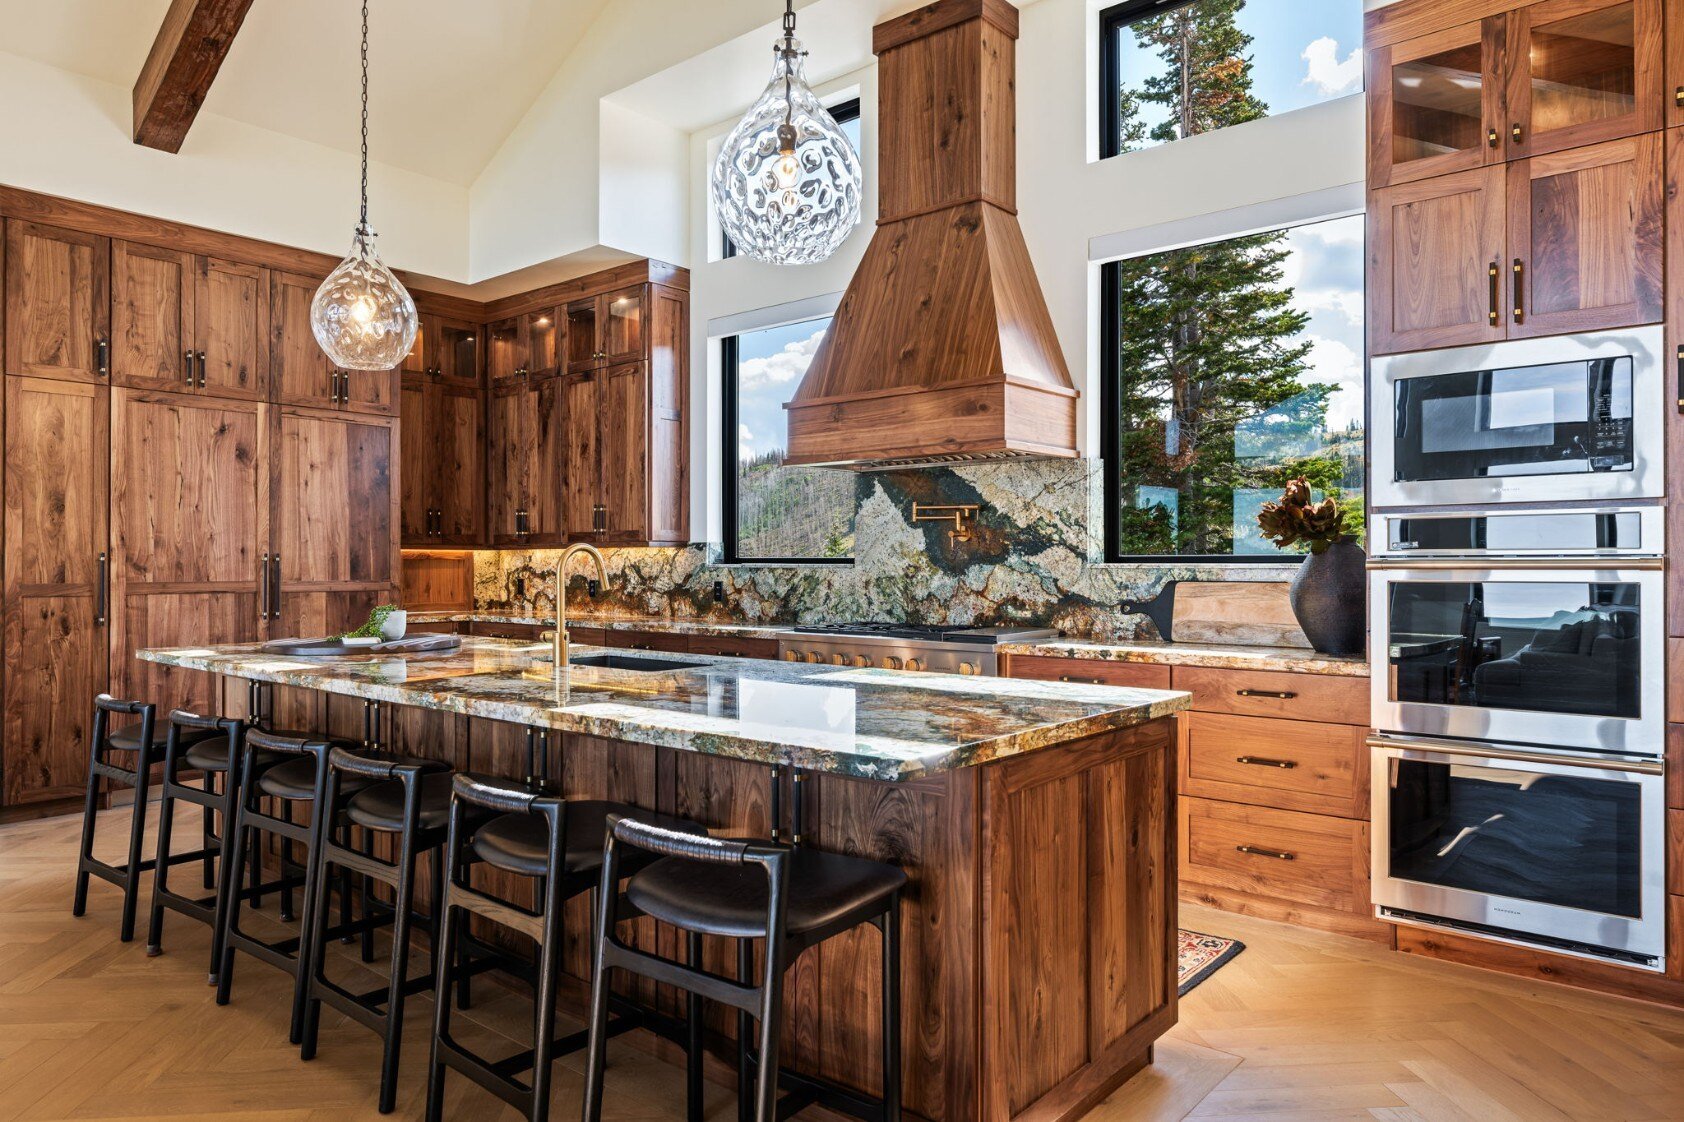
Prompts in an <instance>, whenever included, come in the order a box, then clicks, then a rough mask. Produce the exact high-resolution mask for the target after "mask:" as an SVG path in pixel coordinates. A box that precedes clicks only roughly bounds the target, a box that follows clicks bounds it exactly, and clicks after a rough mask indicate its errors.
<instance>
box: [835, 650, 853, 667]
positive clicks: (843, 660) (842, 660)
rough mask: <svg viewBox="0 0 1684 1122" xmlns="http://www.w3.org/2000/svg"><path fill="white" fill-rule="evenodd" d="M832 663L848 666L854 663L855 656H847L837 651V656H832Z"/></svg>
mask: <svg viewBox="0 0 1684 1122" xmlns="http://www.w3.org/2000/svg"><path fill="white" fill-rule="evenodd" d="M830 661H832V662H834V663H835V664H836V665H838V666H846V665H848V663H850V662H852V661H853V656H852V655H845V654H843V653H842V652H841V651H837V652H836V654H834V655H833V656H831V660H830Z"/></svg>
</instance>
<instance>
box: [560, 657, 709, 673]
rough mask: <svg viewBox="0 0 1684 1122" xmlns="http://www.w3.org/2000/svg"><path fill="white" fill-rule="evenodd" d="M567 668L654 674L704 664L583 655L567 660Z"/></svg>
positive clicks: (704, 664) (662, 659) (689, 668)
mask: <svg viewBox="0 0 1684 1122" xmlns="http://www.w3.org/2000/svg"><path fill="white" fill-rule="evenodd" d="M568 665H569V666H592V667H596V668H597V669H599V670H640V671H643V672H644V673H646V674H655V673H660V672H666V671H673V670H694V669H696V667H698V666H706V665H707V663H705V662H685V661H683V660H681V659H676V658H638V657H635V656H633V655H616V654H605V655H583V656H581V657H579V658H575V659H569V660H568Z"/></svg>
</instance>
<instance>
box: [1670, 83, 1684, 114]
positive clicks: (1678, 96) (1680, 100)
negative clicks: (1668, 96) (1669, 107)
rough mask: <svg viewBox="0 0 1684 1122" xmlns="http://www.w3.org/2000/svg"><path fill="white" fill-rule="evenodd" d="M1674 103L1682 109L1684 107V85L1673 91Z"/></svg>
mask: <svg viewBox="0 0 1684 1122" xmlns="http://www.w3.org/2000/svg"><path fill="white" fill-rule="evenodd" d="M1672 103H1673V104H1674V105H1676V106H1678V107H1679V108H1680V109H1684V86H1679V87H1678V88H1677V89H1676V90H1673V91H1672Z"/></svg>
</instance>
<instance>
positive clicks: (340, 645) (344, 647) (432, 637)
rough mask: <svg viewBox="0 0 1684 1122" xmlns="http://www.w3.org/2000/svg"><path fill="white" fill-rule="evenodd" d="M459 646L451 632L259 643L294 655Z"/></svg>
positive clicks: (410, 651) (429, 650) (435, 650)
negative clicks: (376, 640)
mask: <svg viewBox="0 0 1684 1122" xmlns="http://www.w3.org/2000/svg"><path fill="white" fill-rule="evenodd" d="M461 645H462V640H461V639H460V638H458V637H457V636H455V635H441V634H424V635H408V636H405V637H404V638H402V639H393V640H391V641H390V642H385V643H373V644H368V643H357V644H350V643H346V642H345V641H344V640H342V639H341V638H339V637H338V636H336V635H330V636H328V637H327V638H324V639H272V640H270V641H269V642H267V643H265V644H263V649H264V650H265V651H267V652H269V653H271V654H284V655H293V656H295V657H297V658H329V657H332V656H335V655H360V654H435V653H438V652H442V651H453V650H455V649H456V648H457V647H459V646H461Z"/></svg>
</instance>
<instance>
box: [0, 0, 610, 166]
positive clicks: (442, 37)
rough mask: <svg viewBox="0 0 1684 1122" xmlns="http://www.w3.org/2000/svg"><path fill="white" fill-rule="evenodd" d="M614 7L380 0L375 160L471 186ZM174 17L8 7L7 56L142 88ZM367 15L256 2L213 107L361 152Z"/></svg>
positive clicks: (86, 4)
mask: <svg viewBox="0 0 1684 1122" xmlns="http://www.w3.org/2000/svg"><path fill="white" fill-rule="evenodd" d="M608 3H609V0H370V23H371V37H372V40H373V44H372V47H371V55H370V62H371V65H372V67H373V75H374V88H373V98H372V102H371V105H370V114H371V121H372V124H373V137H372V147H373V155H374V158H375V159H376V160H377V161H379V162H381V163H385V164H389V165H391V166H393V167H399V168H403V169H405V170H408V171H413V172H417V173H419V174H422V175H426V176H429V177H431V178H434V179H439V180H443V181H445V182H447V183H456V184H461V185H463V186H466V185H467V184H470V183H472V182H473V181H474V179H475V178H476V177H477V176H478V175H479V173H480V171H481V170H482V169H483V168H484V167H485V165H486V164H487V162H488V161H489V160H490V159H491V156H492V154H493V153H494V152H496V151H497V149H498V147H499V146H500V145H501V144H502V143H503V141H504V140H505V139H506V138H507V137H508V135H509V132H510V131H511V130H512V129H513V128H514V126H515V124H516V123H517V122H518V121H519V120H520V118H521V116H522V115H523V114H525V113H526V111H527V110H528V109H529V108H530V107H531V105H532V103H533V101H534V100H535V99H536V98H537V96H538V94H539V92H540V91H541V90H542V89H543V88H544V86H545V84H546V83H548V82H549V81H550V79H551V77H552V76H553V75H554V74H555V73H556V70H557V69H558V67H559V66H561V65H562V64H563V62H564V60H565V59H566V58H567V56H568V55H569V54H570V53H572V51H573V48H574V47H575V46H577V45H578V43H579V41H580V39H582V38H583V37H584V35H585V33H586V31H588V30H589V28H590V25H591V24H592V23H593V22H594V21H595V20H596V18H597V16H598V15H600V14H601V12H602V10H603V9H604V8H605V7H607V6H608ZM168 8H169V0H0V50H3V51H9V52H11V53H13V54H19V55H23V56H25V57H27V58H33V59H35V60H36V61H38V62H44V63H46V64H48V65H50V66H54V67H57V68H59V69H61V70H67V71H70V72H71V73H74V74H82V75H85V76H87V77H90V78H96V79H99V80H101V81H105V82H110V83H113V84H116V85H123V86H132V85H133V84H134V80H135V76H136V75H138V74H139V73H140V67H141V64H142V63H143V62H144V61H145V60H146V52H147V50H148V49H149V48H150V47H151V45H152V40H153V37H154V36H155V35H156V34H157V32H158V27H159V24H160V23H161V22H162V20H163V17H164V12H165V11H166V10H167V9H168ZM359 18H360V5H359V4H358V2H357V0H256V2H255V3H254V4H253V5H252V7H251V11H250V13H249V14H248V15H247V16H246V22H245V26H244V27H243V28H242V29H241V31H240V34H239V36H238V37H237V38H236V39H235V40H234V46H233V48H232V50H230V51H229V54H228V59H227V61H226V62H225V63H224V65H223V67H222V71H221V73H220V74H219V75H218V76H217V79H216V83H215V85H214V86H212V88H211V92H210V96H209V97H207V98H206V99H205V112H207V113H214V114H216V115H218V116H222V117H227V118H229V119H231V120H235V121H240V122H243V123H245V124H249V125H255V126H257V127H259V128H264V129H268V130H271V131H273V132H278V133H282V134H284V135H287V136H292V137H296V138H298V139H300V140H307V141H311V142H313V143H317V144H324V145H327V146H328V147H331V148H338V149H342V150H343V149H354V148H355V147H356V146H357V132H358V121H357V114H356V109H357V36H358V22H359ZM188 143H189V144H191V143H192V137H191V134H190V135H189V138H188Z"/></svg>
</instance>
